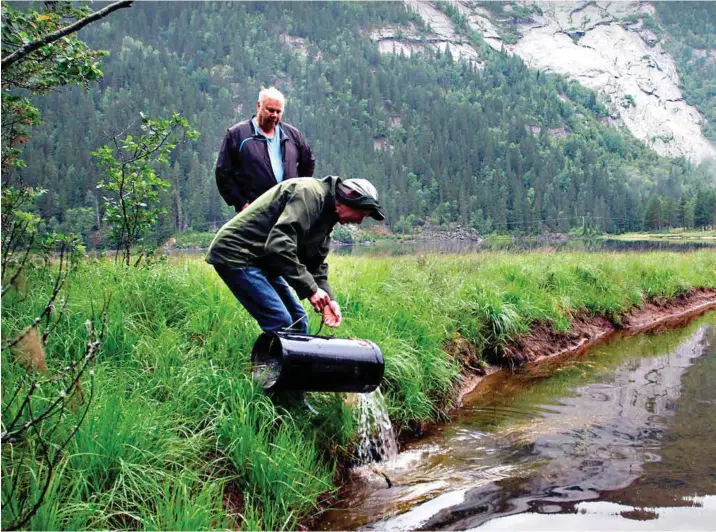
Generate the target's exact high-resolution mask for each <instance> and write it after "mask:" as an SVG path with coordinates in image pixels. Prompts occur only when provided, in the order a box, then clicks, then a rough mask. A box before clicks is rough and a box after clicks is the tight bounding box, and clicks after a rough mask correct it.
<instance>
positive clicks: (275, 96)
mask: <svg viewBox="0 0 716 532" xmlns="http://www.w3.org/2000/svg"><path fill="white" fill-rule="evenodd" d="M264 98H271V99H272V100H278V101H279V102H281V103H282V104H284V105H286V98H284V96H283V94H282V93H281V91H280V90H278V89H277V88H276V87H269V88H263V89H261V92H259V103H261V102H263V101H264Z"/></svg>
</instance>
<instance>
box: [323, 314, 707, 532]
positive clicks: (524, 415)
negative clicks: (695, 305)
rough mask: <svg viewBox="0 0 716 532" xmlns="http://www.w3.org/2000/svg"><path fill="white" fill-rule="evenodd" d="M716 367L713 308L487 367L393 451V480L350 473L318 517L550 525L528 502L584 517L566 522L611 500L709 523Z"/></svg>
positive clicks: (407, 523)
mask: <svg viewBox="0 0 716 532" xmlns="http://www.w3.org/2000/svg"><path fill="white" fill-rule="evenodd" d="M503 377H504V375H503ZM715 377H716V313H711V315H709V316H706V317H704V318H701V319H700V320H698V321H697V322H695V323H694V324H692V325H691V326H690V327H688V328H686V329H684V330H681V331H671V332H668V333H662V334H660V335H654V336H643V337H636V338H623V339H619V340H618V341H615V342H612V343H611V344H610V345H608V346H602V347H600V348H596V349H594V350H593V351H592V352H590V353H589V354H587V355H586V356H584V357H580V358H579V359H574V360H569V361H567V362H566V363H562V364H561V365H559V366H557V365H554V366H552V367H551V368H550V367H549V366H547V367H546V368H545V366H539V367H538V370H537V371H533V370H527V371H523V372H521V373H520V374H516V375H513V376H510V377H505V378H507V379H508V380H509V381H511V384H510V385H509V386H505V385H504V384H505V382H506V381H505V378H502V379H500V378H498V379H493V380H492V381H489V380H486V381H484V382H483V384H484V385H485V386H482V387H481V390H480V391H479V392H478V393H476V394H474V395H473V396H472V397H470V398H469V399H470V401H471V404H470V405H469V406H468V407H467V408H465V409H464V410H463V411H462V412H461V414H460V416H459V418H457V419H456V420H455V423H453V424H452V425H450V426H445V427H442V428H440V429H439V430H438V431H437V432H436V433H435V434H433V435H432V436H431V437H429V438H428V439H427V440H424V441H421V442H419V443H417V444H415V445H413V446H412V447H411V448H409V449H408V450H407V451H406V452H404V453H402V454H401V455H400V456H399V458H398V464H400V465H398V466H396V469H395V470H393V471H388V472H386V473H387V474H388V475H389V476H390V477H391V479H392V481H393V487H392V488H390V489H388V488H386V487H385V483H383V485H382V486H381V485H380V484H379V483H377V482H374V483H371V482H370V481H358V482H356V484H355V486H353V493H352V494H349V498H350V500H349V501H348V503H347V505H350V506H352V508H351V509H350V510H336V511H333V512H329V514H328V515H327V516H326V519H325V521H324V522H323V528H324V529H347V528H357V527H363V528H365V529H380V530H384V529H387V530H411V529H425V530H433V529H453V530H464V529H470V528H475V527H477V526H480V525H482V524H484V523H486V522H488V521H489V523H488V524H489V526H492V525H494V526H495V527H501V526H503V522H502V521H501V520H500V519H505V520H507V519H509V522H508V524H507V525H505V526H509V527H511V528H514V527H515V524H517V525H518V528H519V527H522V526H523V525H524V527H526V528H532V527H534V526H538V527H539V526H544V525H541V524H540V523H543V521H539V518H535V519H533V518H532V517H533V515H534V514H540V515H541V514H570V515H576V516H577V517H580V518H581V521H583V524H582V525H576V524H574V522H573V520H566V521H564V523H565V524H564V525H563V526H568V527H571V528H585V527H586V528H589V527H591V526H596V527H597V528H600V529H611V528H613V523H612V522H611V521H609V520H608V521H604V520H602V521H599V519H598V518H597V517H598V516H599V515H601V513H603V509H604V508H607V506H604V504H612V505H614V507H615V508H616V507H617V505H619V507H620V509H619V512H618V514H617V516H616V518H618V519H620V520H621V521H623V522H624V523H627V520H630V521H631V520H641V521H649V520H653V519H656V520H657V521H656V522H657V528H660V529H664V528H669V527H668V525H667V522H664V523H662V522H661V521H659V520H660V519H662V518H665V517H664V516H667V515H676V514H674V513H673V512H672V513H669V512H666V511H663V508H665V507H671V508H674V507H684V509H683V510H682V513H683V512H691V513H689V517H688V518H689V519H695V520H696V521H695V522H696V523H697V524H698V525H699V526H700V527H702V528H703V527H704V526H705V523H712V522H716V515H714V504H713V499H712V498H708V499H704V497H706V496H709V495H714V494H716V443H714V441H713V438H712V432H713V428H714V427H716V401H714V399H713V397H712V389H713V388H712V383H713V379H714V378H715ZM505 390H510V391H509V393H506V392H505ZM515 390H518V392H517V393H516V392H515ZM694 497H697V498H694ZM699 497H700V499H699ZM586 501H600V503H599V504H602V505H601V506H598V505H597V506H595V504H596V503H587V502H586ZM698 501H701V502H698ZM704 501H707V502H708V507H706V506H704V504H705V503H704ZM697 503H698V504H702V507H697ZM590 504H591V506H590ZM657 507H658V508H660V510H658V511H656V510H649V508H652V509H653V508H657ZM517 514H520V515H517ZM679 515H681V514H679ZM382 516H383V517H382ZM508 516H512V517H508ZM381 517H382V518H381ZM517 517H520V519H522V520H520V519H517ZM376 518H377V519H378V520H377V521H376ZM495 519H497V520H495ZM609 519H611V517H610V518H609ZM560 523H561V522H560V521H557V522H555V523H552V521H550V524H549V528H553V524H554V527H557V528H558V527H560V526H562V525H561V524H560ZM595 523H597V524H595ZM627 526H628V525H624V526H623V527H622V528H624V527H627Z"/></svg>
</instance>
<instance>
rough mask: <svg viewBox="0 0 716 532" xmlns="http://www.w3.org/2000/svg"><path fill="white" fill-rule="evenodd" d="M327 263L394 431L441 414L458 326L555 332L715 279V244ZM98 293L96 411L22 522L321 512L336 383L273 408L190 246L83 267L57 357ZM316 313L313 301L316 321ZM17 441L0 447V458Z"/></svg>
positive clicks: (233, 309)
mask: <svg viewBox="0 0 716 532" xmlns="http://www.w3.org/2000/svg"><path fill="white" fill-rule="evenodd" d="M330 263H331V269H332V272H333V274H332V279H333V286H334V291H335V293H336V294H337V296H338V299H339V302H340V304H341V306H342V308H343V315H344V320H345V321H344V325H343V326H341V328H340V329H339V330H338V331H337V334H338V335H340V336H344V337H357V338H368V339H371V340H373V341H375V342H376V343H377V344H378V345H379V346H380V347H381V349H382V351H383V353H384V355H385V360H386V375H385V381H384V384H383V385H382V386H381V389H382V390H383V392H384V394H385V395H386V399H387V402H388V405H389V409H390V415H391V419H392V420H393V421H394V423H395V424H396V425H397V426H398V427H404V426H407V424H408V423H409V422H411V421H415V420H430V419H436V418H438V417H440V415H441V412H442V409H443V408H444V407H445V406H446V404H447V403H448V402H449V400H450V399H451V398H452V394H453V393H454V385H455V382H456V380H457V379H458V377H459V375H460V372H461V368H462V365H461V361H460V360H456V359H454V358H453V357H452V356H451V355H450V354H449V353H446V352H445V350H444V346H445V343H446V342H447V341H448V340H450V339H452V338H454V336H455V334H456V333H457V332H459V333H460V334H461V335H462V336H463V337H465V338H467V339H468V340H470V341H471V342H472V343H473V344H474V346H475V350H476V353H477V354H478V355H479V356H481V357H482V358H489V357H492V356H496V355H498V354H499V352H500V350H501V349H502V347H503V346H504V345H506V344H508V343H510V342H512V341H513V340H515V339H516V338H517V337H518V336H519V335H521V334H523V333H524V332H526V331H528V330H529V327H530V324H531V323H533V322H534V321H537V320H539V321H547V322H550V323H552V324H553V325H554V326H555V327H556V328H558V329H560V330H566V329H568V327H569V323H570V319H571V316H572V315H574V314H575V313H577V312H584V311H586V312H589V313H599V314H603V315H606V316H608V317H610V319H613V320H618V319H619V316H620V315H622V314H623V313H624V312H625V311H626V310H628V309H629V308H631V307H632V306H634V305H639V304H642V303H643V302H644V301H645V300H646V299H647V298H649V297H673V296H675V295H678V294H680V293H682V292H684V291H685V290H688V289H689V288H692V287H698V286H716V253H714V252H710V251H700V252H694V253H688V254H669V253H648V254H633V255H618V254H580V253H565V254H555V253H532V254H526V255H512V254H506V253H483V254H479V255H469V256H425V257H401V258H382V259H377V258H371V257H363V258H352V257H334V258H331V260H330ZM30 286H32V287H34V288H31V291H30V292H29V293H28V294H27V297H25V298H24V299H23V298H19V297H15V296H13V294H8V295H7V297H4V301H3V315H2V333H3V337H9V336H11V335H13V334H14V333H15V332H16V331H17V328H18V327H21V325H22V324H25V323H27V321H28V317H29V316H32V315H34V314H35V313H37V312H38V309H40V310H41V304H42V302H43V301H44V300H46V299H44V300H43V296H44V295H45V294H43V293H42V289H41V288H40V286H41V285H40V284H39V283H36V284H31V285H30ZM110 292H111V294H112V297H111V302H110V306H109V311H108V330H107V334H106V336H105V342H104V345H103V348H102V352H101V356H100V358H99V361H98V363H97V365H96V367H95V376H94V379H95V383H96V390H95V397H94V400H93V403H92V406H91V409H90V411H89V413H88V416H87V418H86V419H85V421H84V423H83V424H82V426H81V428H80V430H79V432H78V434H77V436H76V437H75V438H74V440H73V442H72V445H71V447H70V448H68V449H67V451H66V452H65V453H64V455H63V457H62V460H61V461H60V464H59V467H58V468H57V471H56V473H55V476H54V479H53V482H52V484H51V487H50V492H49V496H48V497H47V500H46V503H45V504H44V505H43V506H42V508H41V510H40V511H39V512H38V513H37V515H36V516H35V517H34V518H33V520H32V521H31V522H30V523H29V524H28V527H27V528H30V529H68V528H69V529H88V528H91V529H98V528H103V529H107V528H142V529H162V530H169V529H171V530H185V529H186V530H204V529H217V528H226V527H241V528H244V529H272V530H273V529H292V528H295V527H296V525H297V523H298V521H299V520H300V519H301V518H303V517H304V516H306V515H307V514H309V513H311V512H313V511H315V509H316V500H317V499H318V496H319V495H320V494H321V493H323V492H326V491H328V490H330V489H331V486H332V479H333V476H334V473H335V468H336V463H337V460H338V459H345V457H346V456H348V453H349V452H350V449H351V444H352V442H353V441H354V435H355V427H354V421H353V417H352V412H351V407H350V406H348V405H346V404H345V403H344V402H343V400H342V398H341V397H340V396H334V395H332V394H322V395H319V394H314V396H313V397H312V398H311V399H312V403H314V405H315V406H316V407H317V408H318V409H319V410H320V412H321V415H320V416H318V417H316V418H310V417H308V415H307V414H305V413H303V412H302V411H300V410H295V409H293V410H285V409H283V408H281V407H277V406H275V405H274V404H273V403H272V402H271V401H270V400H269V399H268V398H267V397H266V395H265V394H264V393H263V391H262V390H260V389H258V388H257V387H256V385H255V384H254V383H253V382H252V381H251V379H250V378H249V377H248V375H249V356H250V350H251V346H252V345H253V342H254V340H255V338H256V337H257V335H258V333H259V329H258V327H257V326H256V324H255V323H254V322H253V320H252V319H251V318H250V317H249V316H248V314H247V313H246V312H245V311H244V310H243V309H241V308H240V306H239V305H238V303H237V302H236V301H235V299H234V298H233V296H232V295H231V293H230V292H229V290H228V289H227V288H226V287H225V286H224V285H223V283H222V282H221V281H220V279H219V278H218V276H217V275H216V274H215V273H214V271H213V269H212V268H211V267H209V266H208V265H206V264H204V263H203V262H202V260H201V258H195V259H182V260H174V261H170V262H169V263H167V264H158V265H155V266H154V267H152V268H151V269H144V270H131V271H120V270H116V269H115V268H114V266H112V265H110V264H106V263H102V262H97V261H94V262H87V263H86V264H84V265H83V266H82V268H81V270H80V271H79V272H77V274H76V275H75V277H74V279H73V280H72V286H71V293H70V299H69V304H68V309H67V312H66V314H65V317H64V318H63V320H62V322H61V323H60V325H59V327H58V330H57V331H56V333H55V334H53V335H52V336H51V340H50V344H49V345H48V353H51V354H52V356H51V358H50V359H48V365H49V366H50V369H51V370H52V369H53V368H57V367H59V366H60V365H61V364H62V361H63V360H64V359H65V358H66V357H69V356H71V355H72V354H73V353H76V352H78V350H80V351H81V349H82V348H83V345H84V341H85V338H86V332H85V326H84V321H85V319H86V318H87V316H88V314H89V312H90V308H91V305H92V304H94V305H95V308H96V307H97V306H101V302H102V298H103V295H104V294H106V293H107V294H108V293H110ZM319 324H320V322H319V319H318V317H317V316H316V315H314V314H312V313H311V331H312V332H316V331H317V330H318V327H319ZM11 356H12V355H11V353H9V352H8V350H4V351H3V353H2V381H3V407H4V405H5V401H6V399H7V394H8V390H12V386H13V383H14V382H15V381H17V379H18V378H20V375H21V372H20V371H18V368H17V366H16V365H15V364H13V363H12V358H11ZM8 415H9V412H6V411H5V408H3V421H4V422H5V420H6V416H8ZM66 415H67V416H68V417H71V416H73V415H75V413H73V412H68V413H67V414H66ZM58 437H59V435H58ZM15 447H18V449H15V448H12V446H4V448H3V463H4V464H7V463H10V462H8V461H7V460H10V453H11V452H16V451H18V450H19V446H15ZM27 463H28V464H31V465H32V467H31V469H32V468H36V469H37V470H38V471H39V468H40V467H42V466H40V465H39V464H36V463H35V462H33V461H29V462H27ZM38 471H35V472H34V473H33V474H34V475H37V473H38ZM27 478H32V475H28V477H27ZM3 488H5V484H4V485H3ZM26 489H29V490H32V489H37V486H33V485H32V482H31V481H28V484H27V486H26ZM6 519H7V520H8V522H9V520H10V519H11V516H7V517H6V515H5V512H3V522H5V520H6Z"/></svg>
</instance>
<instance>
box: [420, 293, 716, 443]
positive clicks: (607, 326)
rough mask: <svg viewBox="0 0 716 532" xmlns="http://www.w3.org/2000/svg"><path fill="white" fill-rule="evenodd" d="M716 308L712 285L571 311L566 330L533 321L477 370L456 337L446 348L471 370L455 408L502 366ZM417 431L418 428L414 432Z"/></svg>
mask: <svg viewBox="0 0 716 532" xmlns="http://www.w3.org/2000/svg"><path fill="white" fill-rule="evenodd" d="M714 308H716V289H714V288H694V289H692V290H689V291H687V292H684V293H683V294H681V295H679V296H677V297H674V298H671V299H651V300H649V301H647V303H646V304H645V305H643V306H642V307H639V308H637V307H635V308H632V309H631V310H630V311H629V312H627V313H626V314H625V315H624V316H621V317H620V318H619V319H618V320H616V319H612V320H610V319H607V318H606V317H605V316H599V315H597V316H587V315H586V314H582V315H578V316H574V317H573V319H572V323H571V327H570V330H569V331H567V332H561V331H556V330H555V329H554V327H552V325H551V324H548V323H536V324H534V325H533V326H532V327H531V331H530V334H528V335H526V336H524V337H522V338H521V339H520V340H519V341H518V342H516V343H514V344H512V345H508V346H507V347H505V349H504V350H503V351H502V352H501V353H499V354H497V355H496V356H495V357H494V358H493V359H492V360H491V362H492V365H490V366H488V367H487V368H479V367H478V368H477V369H475V367H474V365H473V362H472V361H473V359H474V356H473V355H472V349H471V346H469V345H468V342H466V341H464V339H460V338H457V339H456V340H454V341H453V342H451V343H450V344H449V345H448V349H450V350H451V352H452V353H453V354H454V355H455V356H458V357H460V358H461V359H462V360H465V361H467V363H466V367H467V368H472V369H473V370H474V371H472V372H471V371H469V369H468V370H467V371H466V372H465V374H464V377H463V382H462V383H461V384H460V389H459V393H458V394H457V399H456V401H455V403H454V404H453V407H459V406H460V405H461V404H462V401H463V399H464V398H465V396H466V395H468V394H469V393H470V392H471V391H473V390H474V389H475V387H476V386H477V385H478V384H479V383H480V381H481V380H482V379H483V378H484V377H485V375H489V374H491V373H494V372H495V371H497V370H499V369H503V368H517V367H520V366H523V365H525V364H538V363H539V362H540V361H542V360H545V359H548V358H549V359H551V358H554V357H556V356H570V355H574V354H577V353H578V352H580V351H582V350H586V349H588V348H589V347H591V346H593V345H594V344H596V343H598V342H602V341H605V340H606V339H607V338H609V337H610V336H611V335H613V334H614V333H616V332H621V333H622V334H628V335H631V334H639V333H645V332H650V331H653V330H658V329H661V328H668V327H679V326H681V325H682V324H683V322H684V321H686V320H689V319H691V318H693V317H695V316H698V315H700V314H703V313H704V312H707V311H708V310H711V309H714ZM418 432H419V431H418Z"/></svg>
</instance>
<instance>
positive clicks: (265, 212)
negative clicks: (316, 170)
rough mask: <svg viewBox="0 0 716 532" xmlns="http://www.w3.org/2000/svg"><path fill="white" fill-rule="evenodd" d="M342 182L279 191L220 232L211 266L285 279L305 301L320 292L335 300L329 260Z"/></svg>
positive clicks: (287, 185) (307, 181)
mask: <svg viewBox="0 0 716 532" xmlns="http://www.w3.org/2000/svg"><path fill="white" fill-rule="evenodd" d="M337 181H338V178H337V177H335V176H327V177H324V178H323V179H313V178H302V179H291V180H289V181H284V182H282V183H280V184H279V185H278V186H275V187H274V188H272V189H271V190H269V191H268V192H266V193H265V194H263V195H262V196H260V197H259V198H258V199H257V200H256V201H254V202H252V203H251V205H249V207H248V208H247V209H246V210H243V211H241V212H240V213H239V214H237V215H236V216H234V217H233V218H232V219H231V220H229V221H228V222H226V224H224V226H223V227H222V228H221V229H219V232H218V233H217V234H216V236H215V237H214V240H213V241H212V242H211V245H210V246H209V252H208V253H207V255H206V262H208V263H209V264H221V265H225V266H231V267H235V268H242V267H246V266H257V267H259V268H261V269H263V270H265V271H267V272H269V273H271V274H274V275H281V276H283V278H284V279H286V282H287V283H288V284H289V285H291V286H292V287H293V289H294V290H296V293H297V294H298V296H299V297H300V298H301V299H304V298H307V297H310V296H312V295H313V294H314V293H315V292H316V289H317V287H319V286H320V287H321V288H322V289H323V290H325V291H326V292H328V294H329V295H330V296H331V299H333V295H332V293H331V287H330V285H329V284H328V264H326V262H325V260H326V257H327V256H328V251H329V246H330V242H331V236H330V235H331V230H332V229H333V226H335V225H336V223H337V222H338V215H337V214H336V182H337Z"/></svg>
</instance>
